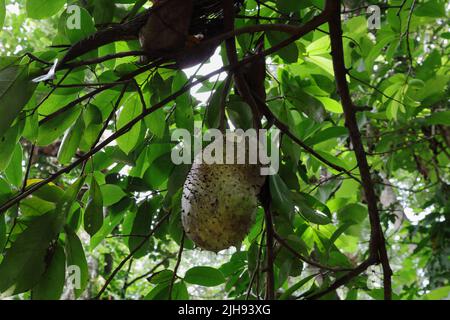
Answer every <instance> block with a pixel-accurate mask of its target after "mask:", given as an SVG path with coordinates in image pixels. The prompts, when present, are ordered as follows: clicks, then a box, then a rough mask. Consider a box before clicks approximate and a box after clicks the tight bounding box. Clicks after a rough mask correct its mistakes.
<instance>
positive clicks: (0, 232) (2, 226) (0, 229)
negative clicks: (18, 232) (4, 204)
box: [0, 214, 6, 248]
mask: <svg viewBox="0 0 450 320" xmlns="http://www.w3.org/2000/svg"><path fill="white" fill-rule="evenodd" d="M5 242H6V223H5V215H3V214H2V215H0V248H4V247H5Z"/></svg>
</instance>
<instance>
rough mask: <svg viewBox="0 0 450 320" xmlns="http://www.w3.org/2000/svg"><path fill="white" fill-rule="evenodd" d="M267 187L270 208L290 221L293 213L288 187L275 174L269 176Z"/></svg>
mask: <svg viewBox="0 0 450 320" xmlns="http://www.w3.org/2000/svg"><path fill="white" fill-rule="evenodd" d="M269 186H270V195H271V197H272V206H273V207H274V209H275V210H276V211H278V212H279V213H280V214H282V215H283V216H284V217H286V218H287V219H288V220H289V221H290V220H291V218H292V214H293V212H294V205H293V203H292V198H291V196H290V191H289V189H288V187H287V186H286V184H285V183H284V181H283V180H282V179H281V177H280V176H279V175H277V174H276V175H272V176H269Z"/></svg>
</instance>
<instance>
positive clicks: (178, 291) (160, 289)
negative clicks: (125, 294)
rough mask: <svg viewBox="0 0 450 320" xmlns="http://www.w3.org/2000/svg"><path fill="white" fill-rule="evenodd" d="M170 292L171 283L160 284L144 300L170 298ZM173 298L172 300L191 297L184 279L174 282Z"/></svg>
mask: <svg viewBox="0 0 450 320" xmlns="http://www.w3.org/2000/svg"><path fill="white" fill-rule="evenodd" d="M169 292H170V283H164V284H159V285H157V286H156V287H155V288H153V289H152V290H151V291H150V292H149V293H148V294H147V295H146V296H145V297H144V300H168V299H169ZM171 298H172V300H188V299H189V294H188V291H187V288H186V284H185V283H184V281H179V282H176V283H174V285H173V288H172V297H171Z"/></svg>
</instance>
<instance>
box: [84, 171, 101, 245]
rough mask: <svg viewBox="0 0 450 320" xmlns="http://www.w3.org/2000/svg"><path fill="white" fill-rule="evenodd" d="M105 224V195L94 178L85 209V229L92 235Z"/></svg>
mask: <svg viewBox="0 0 450 320" xmlns="http://www.w3.org/2000/svg"><path fill="white" fill-rule="evenodd" d="M102 225H103V196H102V192H101V190H100V186H99V185H98V183H97V180H96V179H95V178H92V182H91V190H90V195H89V200H88V203H87V205H86V209H85V211H84V229H85V230H86V231H87V233H89V235H90V236H91V237H92V236H93V235H94V234H96V233H97V231H98V230H100V228H101V227H102Z"/></svg>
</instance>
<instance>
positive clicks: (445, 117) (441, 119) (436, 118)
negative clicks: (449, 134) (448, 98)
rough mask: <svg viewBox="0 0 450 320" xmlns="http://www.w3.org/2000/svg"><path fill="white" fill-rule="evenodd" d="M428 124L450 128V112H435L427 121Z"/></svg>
mask: <svg viewBox="0 0 450 320" xmlns="http://www.w3.org/2000/svg"><path fill="white" fill-rule="evenodd" d="M425 123H426V124H430V125H438V124H442V125H444V126H450V111H440V112H435V113H433V114H432V115H431V116H429V117H427V118H426V119H425Z"/></svg>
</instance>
